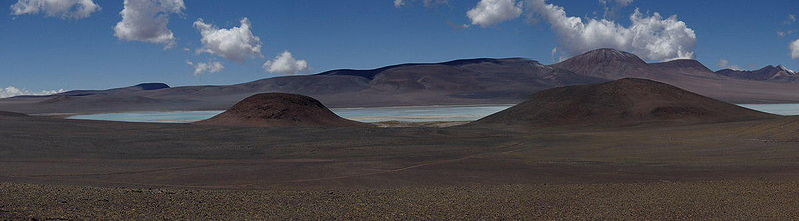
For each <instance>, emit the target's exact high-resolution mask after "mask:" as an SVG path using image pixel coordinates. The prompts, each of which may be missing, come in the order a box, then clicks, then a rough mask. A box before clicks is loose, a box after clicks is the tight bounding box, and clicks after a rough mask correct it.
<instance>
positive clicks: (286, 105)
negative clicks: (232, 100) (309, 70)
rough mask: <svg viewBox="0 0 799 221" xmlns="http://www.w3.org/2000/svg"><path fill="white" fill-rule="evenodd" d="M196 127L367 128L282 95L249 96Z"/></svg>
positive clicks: (314, 104)
mask: <svg viewBox="0 0 799 221" xmlns="http://www.w3.org/2000/svg"><path fill="white" fill-rule="evenodd" d="M196 124H203V125H223V126H255V127H275V126H284V127H285V126H320V127H359V126H360V127H365V126H368V124H365V123H360V122H356V121H351V120H347V119H344V118H342V117H339V116H338V115H336V114H335V113H333V112H332V111H330V109H327V107H325V105H323V104H322V103H321V102H319V101H318V100H316V99H313V98H311V97H308V96H303V95H296V94H284V93H264V94H256V95H253V96H250V97H248V98H246V99H244V100H242V101H241V102H239V103H237V104H236V105H234V106H233V107H231V108H230V109H228V110H227V111H225V112H224V113H221V114H219V115H217V116H214V117H213V118H211V119H208V120H204V121H200V122H197V123H196Z"/></svg>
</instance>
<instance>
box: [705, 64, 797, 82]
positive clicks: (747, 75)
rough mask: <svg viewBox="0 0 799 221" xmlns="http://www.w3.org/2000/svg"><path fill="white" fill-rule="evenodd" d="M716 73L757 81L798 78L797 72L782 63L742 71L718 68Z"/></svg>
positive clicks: (794, 79) (795, 79)
mask: <svg viewBox="0 0 799 221" xmlns="http://www.w3.org/2000/svg"><path fill="white" fill-rule="evenodd" d="M716 73H718V74H720V75H724V76H728V77H733V78H739V79H746V80H757V81H797V80H799V74H797V73H796V72H795V71H793V70H791V69H788V68H786V67H784V66H782V65H778V66H773V65H769V66H766V67H763V68H761V69H759V70H754V71H742V70H732V69H723V70H719V71H717V72H716Z"/></svg>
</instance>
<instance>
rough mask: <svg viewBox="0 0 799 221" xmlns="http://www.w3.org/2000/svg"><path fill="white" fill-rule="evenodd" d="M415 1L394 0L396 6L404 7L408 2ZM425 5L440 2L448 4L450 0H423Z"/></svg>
mask: <svg viewBox="0 0 799 221" xmlns="http://www.w3.org/2000/svg"><path fill="white" fill-rule="evenodd" d="M411 1H415V0H394V7H397V8H399V7H402V6H405V5H407V4H408V2H411ZM422 3H423V4H424V7H433V6H435V5H440V4H447V3H449V0H422Z"/></svg>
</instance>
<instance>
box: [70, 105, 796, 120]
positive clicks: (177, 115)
mask: <svg viewBox="0 0 799 221" xmlns="http://www.w3.org/2000/svg"><path fill="white" fill-rule="evenodd" d="M511 106H512V105H471V106H416V107H371V108H332V109H331V110H332V111H333V112H334V113H336V114H338V115H339V116H341V117H344V118H347V119H350V120H356V121H361V122H368V123H373V122H383V121H407V122H433V121H474V120H477V119H480V118H483V117H485V116H488V115H491V114H494V113H496V112H499V111H502V110H504V109H507V108H509V107H511ZM740 106H742V107H746V108H750V109H754V110H759V111H763V112H767V113H773V114H779V115H799V104H741V105H740ZM219 113H222V111H173V112H134V113H110V114H91V115H76V116H71V117H69V119H81V120H105V121H123V122H146V123H191V122H195V121H200V120H205V119H208V118H211V117H213V116H215V115H217V114H219Z"/></svg>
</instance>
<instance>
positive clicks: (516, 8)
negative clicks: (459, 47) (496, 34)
mask: <svg viewBox="0 0 799 221" xmlns="http://www.w3.org/2000/svg"><path fill="white" fill-rule="evenodd" d="M521 14H522V2H517V1H516V0H480V2H478V3H477V6H475V7H474V8H473V9H471V10H469V11H468V12H466V15H467V16H468V17H469V19H471V20H472V24H473V25H480V26H482V27H488V26H492V25H495V24H498V23H501V22H504V21H507V20H511V19H515V18H518V17H519V15H521Z"/></svg>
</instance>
